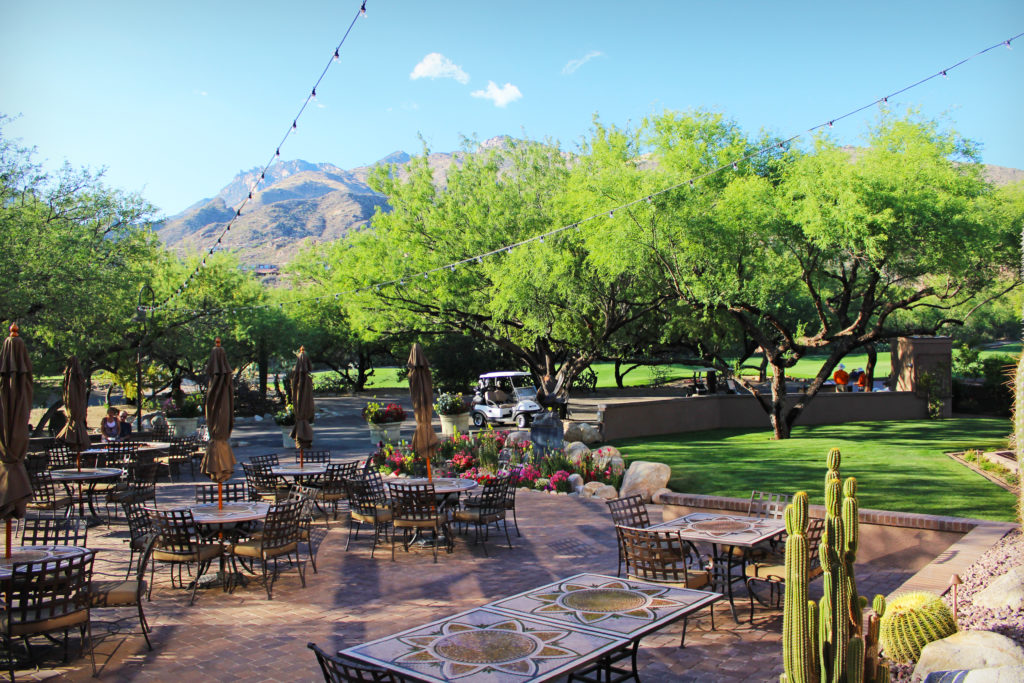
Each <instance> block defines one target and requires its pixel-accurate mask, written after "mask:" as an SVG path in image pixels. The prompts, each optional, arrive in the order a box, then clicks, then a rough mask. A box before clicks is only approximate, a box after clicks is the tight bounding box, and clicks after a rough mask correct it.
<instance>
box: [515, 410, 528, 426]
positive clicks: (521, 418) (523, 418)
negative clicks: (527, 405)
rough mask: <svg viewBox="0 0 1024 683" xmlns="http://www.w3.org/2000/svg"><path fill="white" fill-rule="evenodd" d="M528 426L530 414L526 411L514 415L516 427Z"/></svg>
mask: <svg viewBox="0 0 1024 683" xmlns="http://www.w3.org/2000/svg"><path fill="white" fill-rule="evenodd" d="M529 426H530V416H529V415H527V414H526V413H519V414H518V415H516V427H519V428H520V429H525V428H526V427H529Z"/></svg>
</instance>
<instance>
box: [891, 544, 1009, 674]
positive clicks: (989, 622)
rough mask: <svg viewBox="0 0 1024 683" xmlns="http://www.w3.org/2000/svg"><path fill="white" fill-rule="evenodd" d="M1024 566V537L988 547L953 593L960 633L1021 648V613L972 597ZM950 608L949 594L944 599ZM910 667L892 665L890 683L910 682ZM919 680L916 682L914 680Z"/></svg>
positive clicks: (950, 596)
mask: <svg viewBox="0 0 1024 683" xmlns="http://www.w3.org/2000/svg"><path fill="white" fill-rule="evenodd" d="M1020 564H1024V534H1021V532H1020V531H1013V532H1010V533H1009V534H1007V535H1006V536H1005V537H1004V538H1003V540H1001V541H999V543H997V544H995V545H994V546H992V547H991V548H990V549H989V550H988V552H986V553H985V554H984V555H982V556H981V559H979V560H978V561H977V562H975V563H974V564H973V565H971V567H970V569H968V570H967V572H966V573H965V574H963V575H961V577H960V578H961V580H963V585H961V586H960V587H959V588H958V589H957V622H958V623H959V625H960V630H961V631H994V632H996V633H1001V634H1003V635H1004V636H1006V637H1007V638H1012V639H1013V640H1014V641H1016V642H1017V643H1018V644H1019V645H1021V646H1022V647H1024V612H1021V611H1014V610H1011V609H1002V610H991V609H987V608H985V607H979V606H976V605H975V604H974V603H973V601H972V599H971V598H972V597H973V596H974V595H975V594H976V593H977V592H978V591H980V590H982V589H984V588H985V587H986V586H988V584H989V583H990V582H991V581H992V580H993V579H996V578H999V577H1000V576H1002V575H1003V574H1005V573H1006V572H1008V571H1010V570H1011V569H1013V568H1014V567H1016V566H1017V565H1020ZM944 599H945V600H946V603H947V604H948V605H949V606H950V608H952V606H953V594H952V593H947V594H946V595H945V596H944ZM913 670H914V667H913V665H899V664H894V665H893V667H892V673H893V676H892V680H893V681H909V680H911V677H910V676H911V672H912V671H913ZM918 680H920V679H918Z"/></svg>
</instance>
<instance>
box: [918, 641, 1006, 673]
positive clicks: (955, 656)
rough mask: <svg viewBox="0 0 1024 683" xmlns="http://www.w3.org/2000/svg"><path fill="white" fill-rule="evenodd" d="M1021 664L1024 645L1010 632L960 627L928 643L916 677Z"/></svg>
mask: <svg viewBox="0 0 1024 683" xmlns="http://www.w3.org/2000/svg"><path fill="white" fill-rule="evenodd" d="M1021 665H1024V648H1022V647H1021V646H1020V645H1018V644H1017V643H1015V642H1013V641H1012V640H1010V639H1009V638H1007V637H1006V636H1004V635H1001V634H999V633H993V632H991V631H960V632H959V633H954V634H953V635H951V636H949V637H948V638H943V639H942V640H936V641H934V642H931V643H928V644H927V645H925V646H924V649H922V650H921V657H920V659H918V660H917V666H916V667H914V675H913V677H914V678H915V679H917V678H918V677H920V678H921V679H924V678H926V677H927V676H928V674H930V673H931V672H933V671H954V670H957V669H989V668H992V667H1002V666H1021Z"/></svg>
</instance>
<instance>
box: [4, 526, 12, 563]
mask: <svg viewBox="0 0 1024 683" xmlns="http://www.w3.org/2000/svg"><path fill="white" fill-rule="evenodd" d="M10 556H11V518H10V517H8V518H7V542H6V543H5V544H4V557H6V558H10Z"/></svg>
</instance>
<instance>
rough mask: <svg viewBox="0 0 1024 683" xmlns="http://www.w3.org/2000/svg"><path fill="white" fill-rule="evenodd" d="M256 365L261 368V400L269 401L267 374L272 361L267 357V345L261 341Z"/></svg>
mask: <svg viewBox="0 0 1024 683" xmlns="http://www.w3.org/2000/svg"><path fill="white" fill-rule="evenodd" d="M256 364H257V366H258V367H259V378H260V388H259V392H260V400H261V401H266V400H267V373H268V371H269V369H270V359H269V358H268V357H267V348H266V345H265V344H264V343H263V342H262V341H261V342H259V346H258V347H257V351H256Z"/></svg>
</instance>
